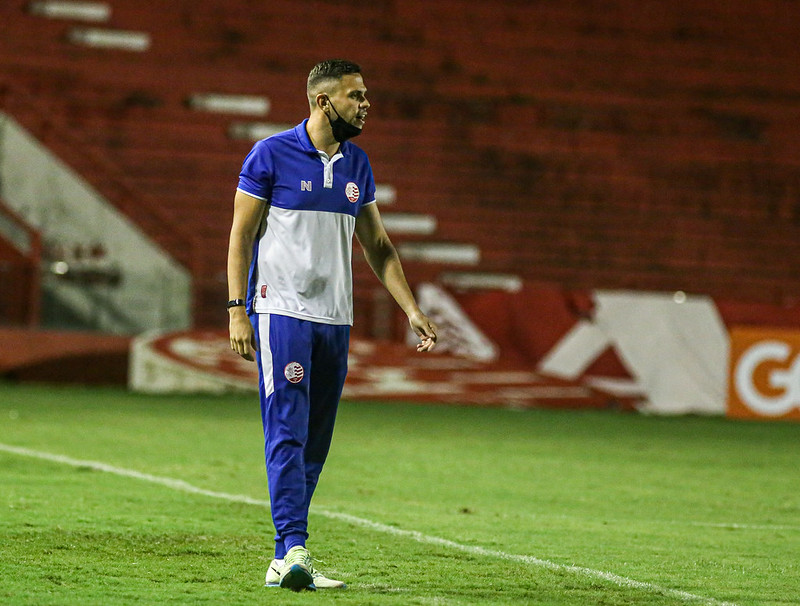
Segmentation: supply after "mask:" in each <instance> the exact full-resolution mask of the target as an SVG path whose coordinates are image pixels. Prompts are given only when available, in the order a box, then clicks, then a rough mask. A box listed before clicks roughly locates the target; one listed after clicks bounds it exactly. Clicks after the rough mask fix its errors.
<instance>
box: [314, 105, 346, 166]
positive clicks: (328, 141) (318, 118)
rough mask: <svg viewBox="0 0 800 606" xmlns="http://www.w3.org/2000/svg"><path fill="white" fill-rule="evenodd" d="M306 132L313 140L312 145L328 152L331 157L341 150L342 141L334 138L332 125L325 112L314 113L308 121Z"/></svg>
mask: <svg viewBox="0 0 800 606" xmlns="http://www.w3.org/2000/svg"><path fill="white" fill-rule="evenodd" d="M306 132H307V133H308V138H309V139H310V140H311V145H313V146H314V147H315V148H317V149H318V150H319V151H322V152H325V153H326V154H328V157H329V158H331V157H333V156H334V154H336V152H337V151H339V146H340V143H339V142H338V141H337V140H336V139H334V138H333V133H332V132H331V125H330V123H329V122H328V118H327V117H326V116H325V114H322V113H318V114H316V113H315V114H312V115H311V117H309V119H308V122H306Z"/></svg>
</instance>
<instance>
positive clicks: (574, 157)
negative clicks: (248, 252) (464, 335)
mask: <svg viewBox="0 0 800 606" xmlns="http://www.w3.org/2000/svg"><path fill="white" fill-rule="evenodd" d="M28 5H29V3H28V2H25V1H23V0H11V1H9V2H6V3H4V4H3V6H2V8H0V17H2V18H3V20H4V23H6V28H5V33H4V36H3V38H2V40H0V84H2V85H3V86H4V90H5V91H6V94H5V96H4V99H5V101H4V104H3V108H4V109H5V111H8V112H9V113H11V114H12V115H13V116H14V117H15V118H16V119H17V120H19V121H20V122H21V123H22V124H23V125H25V126H26V128H28V129H30V130H31V131H32V132H33V133H34V135H35V136H37V137H39V138H40V139H41V140H43V141H44V142H45V143H46V144H47V145H49V146H51V148H52V149H53V151H54V152H55V153H56V154H58V155H59V156H60V157H62V158H63V159H64V160H65V161H66V162H67V163H69V164H70V165H71V166H73V167H74V168H76V169H77V170H79V171H80V172H81V174H83V175H84V177H85V178H86V179H87V180H88V181H90V182H91V183H92V184H93V185H95V187H97V188H98V190H100V191H101V192H103V193H104V194H105V195H106V196H107V197H108V199H109V200H110V201H111V202H112V203H114V204H115V205H117V206H118V207H119V208H120V210H121V211H122V212H124V213H125V214H127V215H128V216H129V217H130V218H131V219H132V220H133V221H134V222H135V223H136V224H138V225H139V226H140V227H141V228H142V229H143V230H145V231H146V232H147V233H148V234H150V235H151V236H152V237H153V238H154V239H155V240H156V241H158V242H159V243H161V244H162V246H164V248H165V249H166V250H167V251H168V252H169V253H170V254H172V255H173V256H174V257H175V258H176V259H177V260H178V261H179V262H181V263H183V264H184V265H185V266H186V267H187V268H188V269H189V270H190V271H191V272H192V274H193V276H194V280H195V296H194V301H195V303H194V305H195V307H194V323H195V325H197V326H211V327H217V326H220V325H221V324H224V322H225V315H224V313H221V312H220V301H224V300H225V299H226V288H225V283H224V274H225V255H226V244H227V232H228V229H229V221H230V213H231V200H232V196H233V190H234V187H235V183H236V176H237V174H238V170H239V167H240V165H241V161H242V158H243V157H244V155H245V154H246V153H247V151H248V150H249V148H250V145H251V142H249V141H247V140H240V139H239V140H237V139H231V138H229V136H228V131H229V128H230V126H231V124H232V123H233V122H235V121H241V120H242V119H243V118H242V116H236V115H233V114H216V113H207V112H203V111H197V110H193V109H192V108H191V107H189V105H188V100H189V99H190V98H191V97H192V95H195V94H205V93H220V94H233V95H236V94H239V95H260V96H266V97H268V98H269V102H270V111H269V115H268V116H266V117H259V118H258V119H259V120H268V121H270V122H277V123H285V124H292V123H296V122H297V121H299V120H300V119H302V118H303V117H304V115H305V105H304V74H305V73H306V72H307V70H308V69H309V68H310V66H311V65H313V64H314V63H315V62H316V61H317V60H319V59H321V58H324V57H328V56H332V55H342V56H347V57H353V58H354V59H355V60H358V61H359V62H361V63H362V64H363V65H364V68H365V78H366V81H367V85H368V86H369V88H370V99H371V101H372V102H373V110H372V111H371V112H370V123H369V125H368V126H367V129H366V130H365V134H364V135H363V136H362V137H361V138H360V139H359V143H360V144H362V145H363V147H365V149H367V151H368V152H369V153H370V157H371V160H372V164H373V167H374V169H375V172H376V175H377V178H378V180H379V181H381V182H385V183H390V184H392V185H393V186H394V187H395V189H396V192H397V195H396V198H397V201H396V203H395V204H394V205H393V207H392V211H397V212H405V213H426V214H430V215H433V216H434V217H435V219H436V232H435V233H434V234H432V235H430V236H421V235H418V234H417V235H415V234H399V233H398V234H396V235H395V237H394V239H395V241H396V243H397V244H403V243H408V244H413V243H416V242H424V241H435V242H444V243H471V244H475V245H476V246H477V247H478V248H479V250H480V263H479V265H478V266H477V267H475V268H474V270H475V271H477V272H484V273H485V272H499V273H502V274H513V275H519V276H522V277H524V278H526V279H531V280H539V281H552V282H556V283H559V284H562V285H563V286H565V287H568V288H633V289H656V290H664V289H667V290H675V289H683V290H686V291H692V292H701V293H708V294H712V295H715V296H719V297H723V298H728V299H730V298H743V299H745V300H749V301H754V302H764V303H782V302H785V301H790V300H792V299H793V298H796V297H798V296H800V280H798V276H800V254H798V245H797V242H798V241H800V202H798V200H799V199H800V198H798V196H799V195H800V121H798V120H797V110H798V99H800V84H799V83H800V77H799V76H800V49H799V47H798V45H797V44H796V40H797V38H798V34H800V24H798V21H797V19H796V18H795V17H796V15H793V14H792V11H791V7H790V5H789V4H787V3H785V2H781V1H779V0H758V1H756V2H752V3H747V4H736V3H719V2H706V1H701V2H678V3H667V4H664V3H661V2H657V1H656V0H646V1H644V2H632V1H631V0H616V1H614V2H611V3H605V4H604V5H603V6H602V7H601V6H600V5H597V6H590V5H586V3H580V2H563V3H555V4H542V3H520V2H515V1H512V0H508V1H500V2H494V3H481V2H476V1H471V0H440V1H437V2H423V1H422V0H410V1H408V2H402V3H380V2H379V3H367V4H364V5H360V6H359V9H358V11H356V12H355V13H354V12H353V11H352V9H351V7H349V6H348V5H347V4H346V3H340V2H333V1H324V0H316V1H314V2H311V3H296V2H293V1H290V0H279V1H277V2H274V1H271V2H269V3H261V4H259V3H255V4H254V3H252V2H245V1H233V2H224V3H223V2H218V1H212V0H200V1H195V2H191V3H189V2H145V3H132V2H121V1H119V0H112V1H110V2H108V6H109V7H110V16H109V18H108V20H107V21H106V22H105V23H102V25H101V27H103V28H108V29H113V30H118V31H133V32H144V33H146V34H147V35H148V36H149V46H148V48H147V50H141V51H125V50H119V49H102V48H92V47H87V46H84V45H77V44H74V43H71V42H70V32H71V31H73V30H74V28H75V27H86V26H87V24H86V23H82V22H80V21H79V20H76V19H64V18H56V19H51V18H46V17H43V16H40V15H32V14H30V12H29V11H28V10H27V7H28ZM766 32H769V33H768V34H767V33H766ZM354 41H358V44H357V45H355V46H354V44H353V43H354ZM9 91H13V92H9ZM53 133H55V134H53ZM133 201H135V203H133ZM386 212H389V211H388V210H387V211H386ZM407 265H408V267H407V273H408V274H409V276H410V277H411V278H413V279H414V280H415V281H418V280H423V279H437V278H438V276H439V275H440V274H441V273H442V272H443V271H450V270H454V269H459V270H460V269H462V268H459V267H458V266H451V265H449V264H443V263H439V264H433V265H431V264H425V263H422V262H418V261H412V260H410V261H409V263H408V264H407ZM355 270H356V278H355V279H356V285H355V286H356V301H357V313H358V314H360V315H364V316H366V317H370V316H371V315H374V314H373V312H372V310H371V306H372V305H373V304H374V298H375V296H376V295H375V294H374V291H375V289H376V286H377V283H376V282H375V279H374V277H372V276H371V275H370V271H369V269H368V267H367V266H366V264H365V263H364V262H363V261H362V260H361V259H359V258H358V255H356V262H355ZM365 324H367V325H368V324H369V322H366V323H365ZM357 330H364V331H366V330H368V328H365V327H362V328H357Z"/></svg>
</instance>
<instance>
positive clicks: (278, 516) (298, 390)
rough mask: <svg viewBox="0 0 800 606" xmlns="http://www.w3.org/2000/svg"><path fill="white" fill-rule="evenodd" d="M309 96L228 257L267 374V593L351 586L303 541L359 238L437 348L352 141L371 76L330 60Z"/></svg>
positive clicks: (262, 158) (241, 345)
mask: <svg viewBox="0 0 800 606" xmlns="http://www.w3.org/2000/svg"><path fill="white" fill-rule="evenodd" d="M306 92H307V96H308V102H309V106H310V116H309V117H308V119H306V120H304V121H303V122H302V123H301V124H299V125H298V126H296V127H295V128H293V129H291V130H288V131H285V132H283V133H280V134H277V135H274V136H272V137H270V138H268V139H264V140H262V141H259V142H257V143H256V144H255V145H254V146H253V149H252V151H251V152H250V154H249V155H248V156H247V158H246V159H245V161H244V164H243V166H242V172H241V174H240V176H239V186H238V188H237V191H236V196H235V198H234V213H233V225H232V227H231V235H230V243H229V248H228V288H229V296H230V301H229V302H228V310H229V314H230V342H231V349H233V350H234V351H236V352H237V353H238V354H239V355H241V356H242V357H244V358H246V359H248V360H253V359H256V360H257V362H258V369H259V377H260V380H259V392H260V399H261V416H262V421H263V425H264V440H265V455H266V465H267V479H268V485H269V494H270V503H271V508H272V519H273V522H274V524H275V531H276V537H275V559H274V560H273V561H272V563H271V565H270V568H269V571H268V572H267V578H266V583H267V585H269V586H280V587H285V588H289V589H293V590H295V591H300V590H302V589H321V588H334V587H344V586H345V585H344V583H342V582H341V581H335V580H332V579H328V578H326V577H324V576H323V575H322V574H321V573H319V572H318V571H317V570H315V568H314V566H313V564H312V562H311V558H310V556H309V553H308V550H307V549H306V545H305V543H306V539H307V538H308V530H307V529H308V508H309V504H310V502H311V497H312V495H313V494H314V489H315V488H316V485H317V480H318V478H319V474H320V472H321V470H322V466H323V463H324V462H325V458H326V457H327V454H328V449H329V447H330V441H331V436H332V433H333V425H334V420H335V417H336V409H337V406H338V402H339V397H340V396H341V392H342V386H343V384H344V380H345V375H346V374H347V352H348V345H349V336H350V326H351V324H352V323H353V303H352V296H353V295H352V269H351V259H352V237H353V233H354V232H355V235H356V237H357V238H358V241H359V243H360V244H361V246H362V248H363V250H364V254H365V256H366V258H367V261H368V263H369V265H370V266H371V267H372V269H373V270H374V272H375V273H376V275H377V276H378V278H379V279H380V280H381V281H382V282H383V284H384V285H385V287H386V288H387V289H388V291H389V292H390V293H391V294H392V296H393V297H394V299H395V300H396V301H397V303H398V305H399V306H400V307H401V309H402V310H403V311H404V312H405V313H406V315H407V316H408V320H409V323H410V325H411V327H412V329H413V330H414V331H415V333H416V334H417V335H418V336H419V337H420V343H419V344H418V346H417V350H418V351H420V352H425V351H430V350H431V349H432V348H433V347H434V344H435V343H436V327H435V326H434V325H433V323H432V322H431V321H430V320H429V319H428V318H427V316H425V314H423V313H422V312H421V311H420V309H419V307H418V306H417V303H416V300H415V299H414V296H413V294H412V293H411V290H410V288H409V286H408V283H407V282H406V279H405V276H404V274H403V269H402V267H401V265H400V260H399V258H398V255H397V251H396V250H395V248H394V246H393V245H392V243H391V241H390V240H389V237H388V236H387V234H386V230H385V229H384V227H383V223H382V222H381V218H380V214H379V212H378V208H377V204H375V181H374V178H373V175H372V169H371V167H370V164H369V160H368V159H367V155H366V154H365V153H364V152H363V151H362V150H361V149H360V148H358V147H356V146H355V145H354V144H352V143H351V142H349V141H348V139H350V138H352V137H355V136H356V135H358V134H360V133H361V129H362V128H363V127H364V122H365V120H366V117H367V110H368V109H369V107H370V104H369V101H367V98H366V92H367V89H366V87H365V86H364V80H363V78H362V76H361V68H360V67H359V66H358V65H356V64H355V63H351V62H349V61H342V60H330V61H323V62H322V63H319V64H318V65H316V66H315V67H314V68H313V69H312V70H311V73H310V74H309V76H308V82H307V88H306ZM248 315H249V317H248Z"/></svg>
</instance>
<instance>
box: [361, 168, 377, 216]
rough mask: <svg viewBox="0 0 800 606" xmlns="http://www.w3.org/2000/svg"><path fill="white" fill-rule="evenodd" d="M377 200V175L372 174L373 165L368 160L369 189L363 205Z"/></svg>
mask: <svg viewBox="0 0 800 606" xmlns="http://www.w3.org/2000/svg"><path fill="white" fill-rule="evenodd" d="M373 202H375V176H374V175H373V174H372V165H370V164H369V162H367V191H366V192H365V196H364V203H363V204H362V206H366V205H367V204H372V203H373Z"/></svg>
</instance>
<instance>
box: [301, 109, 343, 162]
mask: <svg viewBox="0 0 800 606" xmlns="http://www.w3.org/2000/svg"><path fill="white" fill-rule="evenodd" d="M306 124H308V118H306V119H305V120H303V121H302V122H301V123H300V124H298V125H297V126H295V127H294V134H295V136H296V137H297V141H298V143H300V147H302V148H303V151H304V152H306V153H309V154H314V155H315V156H316V155H319V150H318V149H317V148H316V147H314V144H313V143H311V139H309V137H308V130H306ZM349 148H350V142H349V141H345V142H344V143H340V144H339V151H338V152H336V154H342V155H343V156H346V155H347V152H348V151H349Z"/></svg>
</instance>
